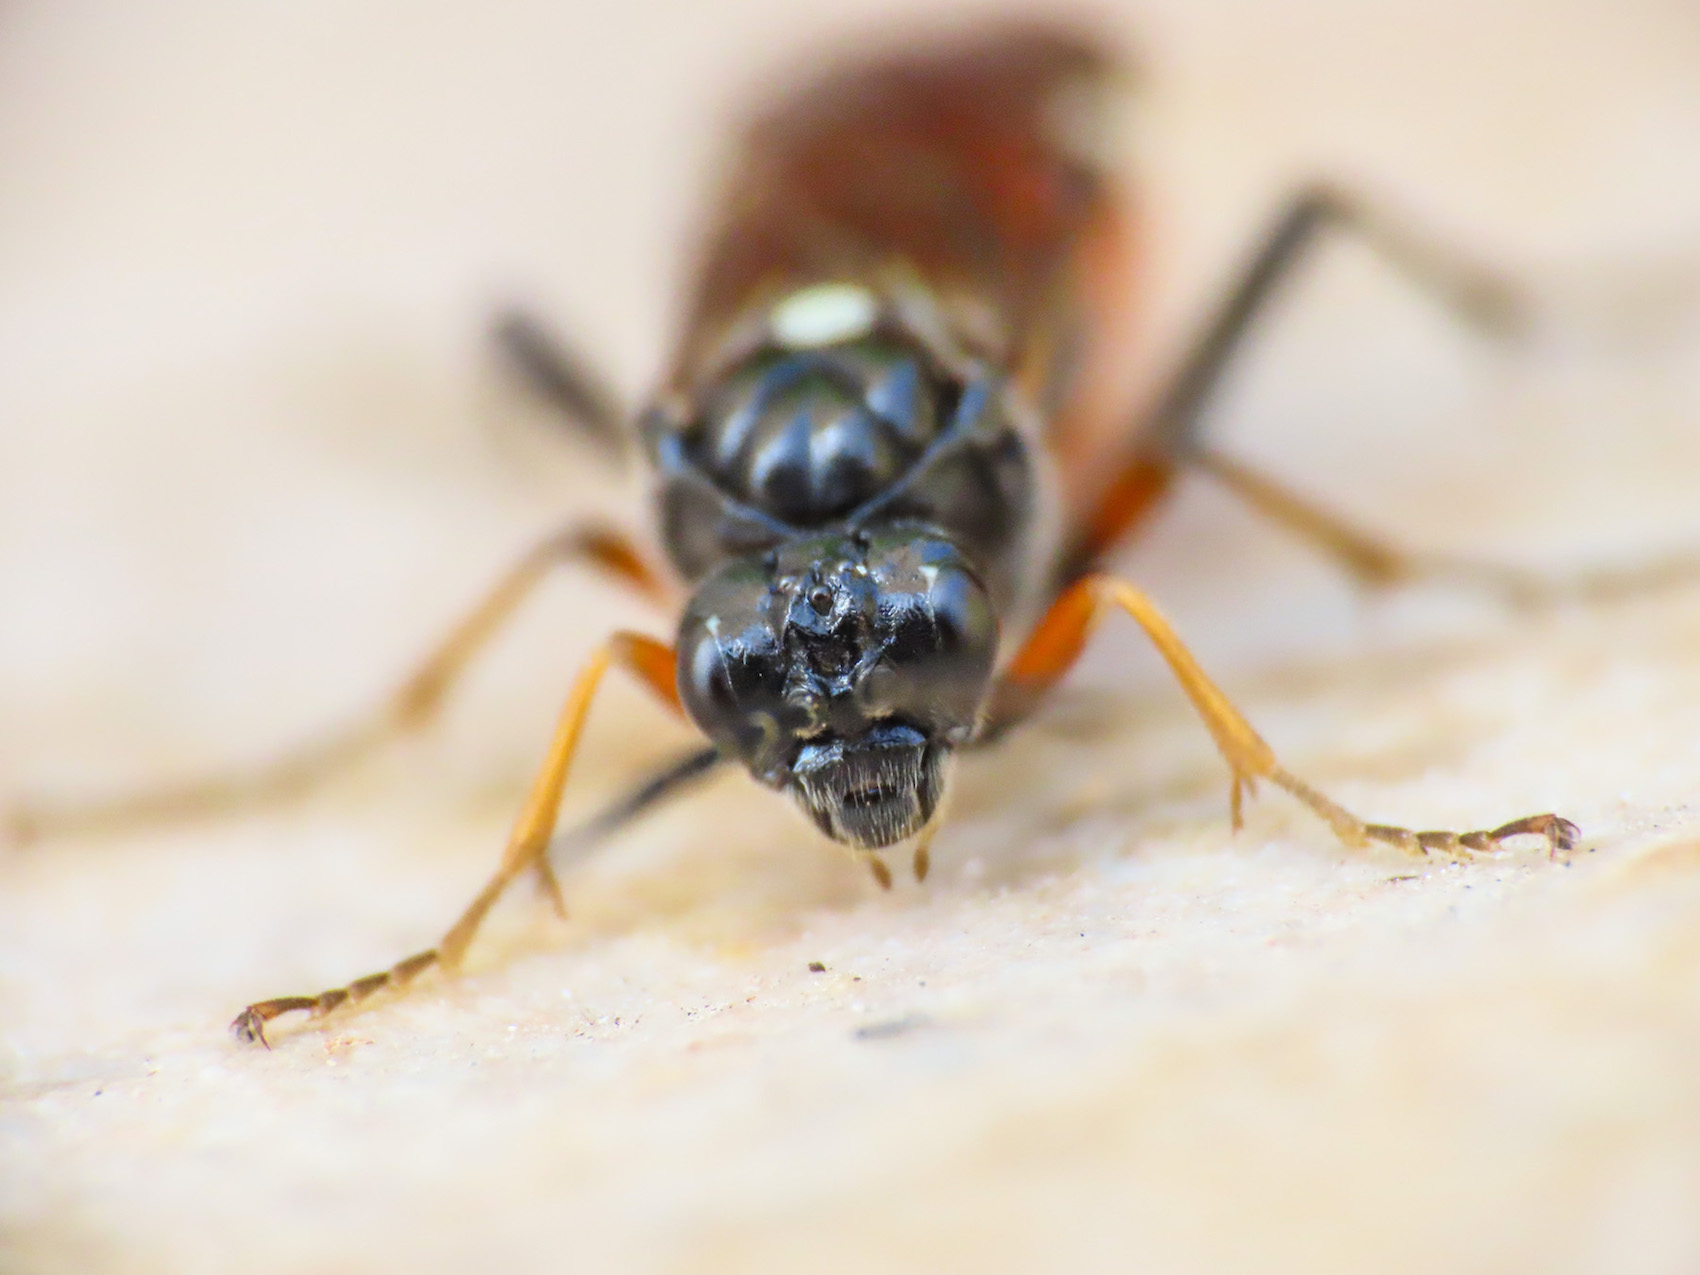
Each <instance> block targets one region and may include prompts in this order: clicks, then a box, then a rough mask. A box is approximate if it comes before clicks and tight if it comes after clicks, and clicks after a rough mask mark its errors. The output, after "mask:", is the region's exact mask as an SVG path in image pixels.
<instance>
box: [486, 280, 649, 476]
mask: <svg viewBox="0 0 1700 1275" xmlns="http://www.w3.org/2000/svg"><path fill="white" fill-rule="evenodd" d="M491 335H492V337H493V338H494V340H495V342H496V346H497V348H498V349H500V350H501V351H502V353H503V354H504V355H506V356H507V359H508V361H509V362H510V363H511V364H512V365H513V367H514V368H515V370H517V371H518V372H519V373H520V375H521V376H522V377H523V378H524V379H525V381H526V383H527V384H528V385H529V386H530V387H531V389H532V391H533V392H534V393H535V394H536V395H537V396H538V397H539V398H541V399H543V400H545V401H546V402H548V403H550V404H552V405H553V406H554V407H555V408H557V409H558V410H559V411H560V412H561V414H562V415H563V416H565V417H566V418H567V420H569V421H571V422H572V423H573V424H574V425H576V426H578V427H579V429H581V430H582V431H583V432H584V433H585V435H586V436H587V437H589V438H590V439H591V440H592V441H593V442H594V443H595V444H596V445H597V447H598V448H599V449H600V450H601V451H602V452H603V454H604V455H605V456H606V457H607V458H608V459H609V460H611V461H614V462H616V463H621V462H623V461H624V460H625V459H626V451H627V447H628V444H629V441H630V440H629V436H628V430H627V428H626V420H627V417H626V413H625V410H624V409H623V408H622V407H621V405H620V400H619V397H618V396H617V395H616V394H615V393H614V392H613V390H612V389H610V388H609V386H608V383H607V381H606V380H604V379H603V377H602V376H601V375H600V374H599V373H597V372H596V371H595V369H594V368H592V366H591V364H590V362H589V360H587V359H585V358H584V357H582V356H581V355H580V354H579V353H578V351H577V350H575V349H574V348H573V347H572V346H571V345H569V344H567V343H566V342H564V341H563V340H562V339H561V338H560V337H559V336H557V335H556V334H555V333H553V332H552V331H550V329H549V328H548V327H547V326H546V325H545V324H544V323H543V322H542V321H541V320H540V319H538V318H537V316H536V315H533V314H530V313H528V312H526V311H524V310H517V309H515V310H506V311H503V312H502V313H501V314H499V315H497V316H496V321H495V325H494V327H493V329H492V333H491Z"/></svg>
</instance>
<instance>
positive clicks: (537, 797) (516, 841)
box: [230, 633, 694, 1044]
mask: <svg viewBox="0 0 1700 1275" xmlns="http://www.w3.org/2000/svg"><path fill="white" fill-rule="evenodd" d="M616 664H618V665H619V666H620V667H621V668H624V669H626V670H627V671H629V672H631V673H633V674H635V675H636V677H637V678H638V680H639V681H640V682H641V683H642V684H643V685H644V686H646V687H648V688H649V689H650V690H651V691H653V692H654V693H655V695H656V697H657V698H658V699H660V700H662V701H663V702H664V703H666V704H667V705H669V706H670V707H671V708H673V709H674V710H675V711H678V710H679V698H678V689H677V686H676V683H675V678H674V670H673V650H672V648H671V647H669V646H667V645H666V644H665V643H662V642H658V641H656V640H655V639H653V638H648V637H643V636H641V635H639V634H635V633H616V634H615V635H614V636H613V637H612V638H610V639H609V640H608V641H607V642H605V643H604V644H603V645H602V646H600V647H598V648H597V650H596V652H595V653H594V654H593V655H592V656H591V657H590V660H589V662H588V663H586V665H585V666H584V668H583V670H581V671H580V673H579V675H578V680H577V681H575V682H574V683H573V688H572V690H571V692H570V693H569V694H568V695H567V700H566V704H565V705H564V706H563V707H562V709H561V716H560V720H559V721H558V723H557V724H556V726H555V733H554V736H553V738H552V739H551V741H550V744H549V751H548V753H547V755H546V756H545V757H544V760H543V765H542V767H541V769H539V771H538V773H537V777H536V779H535V780H533V781H532V787H531V793H530V796H528V797H527V799H526V803H525V806H524V808H523V809H522V810H521V811H520V814H519V818H518V819H517V820H516V821H515V823H514V827H513V831H512V832H511V833H509V835H508V843H507V847H506V849H505V850H504V851H503V852H502V862H501V866H500V867H499V868H497V870H496V872H495V874H494V875H493V876H492V877H491V878H490V880H489V882H488V883H487V884H486V885H485V886H484V888H483V890H481V891H479V893H478V896H477V897H476V898H475V899H473V901H472V903H471V904H470V905H468V907H467V908H466V910H465V911H464V912H462V913H461V915H460V919H459V920H457V921H456V922H455V923H454V924H453V925H452V926H450V927H449V930H448V932H447V933H446V934H444V935H443V937H442V938H441V939H440V940H438V942H437V945H436V946H435V947H432V948H427V949H426V950H425V951H423V952H418V953H415V954H414V955H412V956H409V957H408V958H406V959H405V960H403V961H399V962H397V963H396V964H395V965H393V966H391V967H390V968H389V969H387V970H384V971H382V972H381V973H378V974H369V975H367V976H366V977H365V978H357V979H355V980H354V981H353V982H351V983H349V984H348V985H347V986H345V987H336V988H332V989H330V990H329V991H324V992H320V993H318V994H317V995H315V996H281V997H277V998H276V999H273V1000H267V1001H259V1002H257V1003H255V1004H253V1005H249V1006H248V1007H247V1008H246V1009H244V1010H243V1011H242V1012H241V1013H240V1014H239V1015H237V1017H236V1020H235V1021H234V1022H233V1023H231V1025H230V1029H231V1031H232V1033H233V1034H234V1035H235V1036H236V1037H237V1039H239V1040H243V1041H247V1042H250V1043H254V1042H257V1043H260V1044H265V1043H266V1034H265V1025H266V1024H267V1023H268V1022H270V1021H271V1020H272V1019H274V1018H276V1017H278V1015H280V1014H287V1013H290V1012H291V1011H294V1010H306V1011H307V1012H309V1013H310V1014H312V1015H313V1016H314V1017H318V1016H320V1015H323V1014H328V1013H330V1012H331V1011H332V1010H334V1009H337V1008H339V1007H341V1006H343V1005H345V1004H351V1003H355V1002H358V1001H362V1000H365V999H366V998H367V997H369V996H371V995H372V994H373V993H375V992H378V991H381V990H384V989H400V988H402V987H405V986H406V985H407V984H409V983H411V982H412V981H413V980H414V979H415V978H417V977H418V976H419V975H420V974H422V973H423V972H424V971H426V970H428V969H431V968H432V967H434V966H435V967H440V968H442V969H443V970H445V971H447V972H449V973H453V972H454V970H455V969H456V968H457V967H458V966H459V965H460V962H461V958H462V957H464V956H465V954H466V949H467V948H468V947H469V946H471V944H472V940H473V938H474V937H476V935H477V933H478V927H479V926H480V925H482V924H483V922H484V918H485V916H486V915H487V914H488V913H489V911H490V909H491V908H492V907H494V906H495V904H496V901H497V900H498V899H500V898H501V897H502V893H503V892H504V891H505V890H506V889H507V888H508V886H509V885H510V884H512V882H513V881H514V879H515V878H516V877H518V876H520V875H521V874H523V873H526V872H535V871H538V869H539V865H540V864H544V863H546V862H547V858H546V856H547V854H548V851H549V841H550V838H551V837H552V836H553V835H554V831H555V820H556V818H557V817H558V813H559V808H560V804H561V792H562V790H563V789H564V788H565V786H566V782H567V772H568V771H569V770H570V768H571V766H572V760H573V754H574V753H575V752H576V751H577V750H578V743H579V737H580V736H581V735H582V734H583V732H584V722H585V718H586V717H587V716H588V715H589V713H590V706H591V703H592V702H593V701H594V699H595V697H596V690H597V687H598V686H599V685H600V684H601V682H602V677H603V675H604V674H605V673H607V671H608V670H609V668H610V667H612V666H613V665H616ZM693 761H694V758H693ZM684 773H687V774H693V773H694V772H690V771H685V772H684ZM545 879H546V880H547V881H548V882H549V883H550V884H551V885H553V882H554V876H553V874H552V873H550V874H548V875H547V876H546V877H545ZM556 906H557V910H561V911H564V909H562V908H561V907H560V901H559V895H558V893H557V895H556Z"/></svg>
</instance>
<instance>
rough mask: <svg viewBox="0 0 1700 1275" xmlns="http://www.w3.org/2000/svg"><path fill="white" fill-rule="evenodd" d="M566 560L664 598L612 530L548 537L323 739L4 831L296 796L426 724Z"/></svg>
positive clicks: (32, 814) (55, 810) (64, 828)
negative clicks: (392, 682) (404, 672)
mask: <svg viewBox="0 0 1700 1275" xmlns="http://www.w3.org/2000/svg"><path fill="white" fill-rule="evenodd" d="M572 562H584V563H589V564H591V565H593V566H596V567H598V568H600V569H601V570H602V571H604V572H606V573H608V574H609V575H612V576H613V577H614V578H616V579H618V580H620V581H622V582H623V583H625V584H626V585H628V586H629V587H631V588H634V589H636V590H638V591H640V592H642V593H644V594H646V595H649V596H652V597H661V596H663V592H664V591H663V586H662V583H661V581H660V578H659V577H658V576H657V575H656V574H655V573H654V572H653V571H652V570H651V569H650V568H649V566H648V565H647V564H646V563H645V562H644V560H643V559H642V558H641V557H640V556H639V555H638V553H637V551H636V550H635V549H633V548H632V546H631V545H630V544H629V543H628V542H627V541H626V540H625V539H624V538H623V537H622V536H620V535H619V534H618V533H616V532H612V531H608V530H606V529H602V528H587V529H576V530H573V531H569V532H565V533H561V534H557V535H553V536H550V537H549V538H548V539H546V540H543V541H541V542H539V543H538V544H537V545H535V546H533V547H532V549H531V550H530V551H529V552H527V553H526V554H525V556H524V557H522V558H521V559H520V560H519V561H518V562H517V563H515V564H514V566H513V567H512V568H511V569H510V570H509V571H508V572H507V573H506V574H505V575H504V576H503V577H502V578H501V580H500V581H498V582H497V584H496V585H495V587H494V588H492V589H491V590H490V591H489V593H487V594H486V595H485V596H484V598H483V599H482V600H481V601H480V602H479V603H478V604H477V605H476V606H475V607H473V608H472V610H471V611H469V612H468V613H467V614H466V615H465V616H464V617H463V618H462V619H461V621H460V622H459V623H458V624H456V625H455V626H454V628H452V629H451V630H450V631H449V632H448V633H447V634H445V635H444V637H443V638H442V639H441V640H439V641H438V642H437V644H436V645H435V646H434V647H433V648H432V649H431V651H430V652H429V653H428V654H427V655H426V656H425V658H424V659H423V660H422V661H421V662H420V663H419V665H418V666H417V667H416V668H415V669H414V670H413V672H412V673H411V674H410V675H409V676H408V677H407V678H406V679H404V680H403V681H402V683H401V685H400V686H398V687H397V688H396V689H395V690H394V691H393V692H391V694H390V695H389V696H388V697H386V698H385V699H384V701H383V702H382V703H380V704H379V705H378V706H377V707H376V708H375V709H374V710H372V711H369V712H367V713H365V714H362V715H361V716H359V717H357V718H355V719H354V720H353V721H350V722H348V723H345V724H344V725H343V726H342V727H341V728H339V729H337V730H334V731H332V732H330V733H329V734H327V735H326V736H325V737H324V738H322V739H320V740H318V741H316V742H313V743H309V744H306V745H304V746H301V747H298V748H295V749H292V750H290V751H288V752H286V753H283V754H282V755H281V756H278V757H276V758H273V759H272V760H271V761H268V762H263V763H261V764H259V765H257V766H254V767H252V768H249V769H244V770H232V771H229V772H226V773H223V774H213V775H207V776H204V777H202V778H199V779H193V780H189V781H186V782H183V783H179V784H174V785H170V786H166V787H161V788H157V789H151V790H145V791H141V792H134V793H128V794H124V795H121V796H116V797H109V798H105V799H94V800H89V801H66V802H47V801H42V802H33V803H32V802H25V803H21V804H20V805H19V806H18V807H17V808H15V809H14V810H12V811H11V812H9V823H10V824H11V831H12V832H13V834H14V835H15V836H16V837H17V838H18V839H20V840H27V839H29V838H31V837H36V836H42V835H48V834H53V833H61V832H85V831H96V830H101V831H104V830H123V829H132V828H137V827H145V826H149V825H153V824H158V823H168V822H173V821H176V820H182V819H192V818H199V817H204V816H211V815H223V814H231V813H235V812H238V811H241V810H244V809H247V808H249V807H252V806H258V805H262V804H264V803H267V802H271V801H276V800H280V799H283V798H286V797H291V796H294V795H296V794H299V793H302V792H305V791H307V790H309V789H311V788H313V787H315V786H316V785H318V784H320V783H322V782H324V781H325V780H327V779H329V778H330V777H332V776H333V775H335V774H337V773H338V772H340V771H342V770H344V769H346V768H348V767H350V766H352V765H354V764H356V763H357V762H359V761H360V760H361V759H363V758H365V757H367V756H369V755H370V754H372V753H373V752H375V751H376V750H377V749H379V748H381V747H382V746H384V745H385V744H387V743H389V742H391V741H392V740H395V739H397V738H399V737H401V736H403V735H407V734H410V733H413V732H415V731H418V730H421V729H423V728H424V727H425V726H427V725H428V724H429V723H430V722H432V721H433V720H434V719H435V718H436V717H437V715H438V713H439V711H440V710H441V708H442V705H443V702H444V700H445V698H446V697H447V695H448V693H449V691H450V690H451V689H452V687H453V686H454V685H455V683H456V682H458V681H459V679H460V678H461V676H462V675H463V674H464V673H465V672H466V669H467V667H468V666H469V665H470V664H471V663H472V661H473V659H474V658H475V657H476V656H477V655H479V654H480V653H481V652H482V651H484V650H485V649H486V648H487V647H488V646H489V644H490V642H491V640H492V639H493V638H495V636H496V635H497V634H498V633H499V632H501V630H502V629H503V628H504V627H505V626H506V625H507V623H508V622H509V621H510V620H512V618H513V617H514V615H515V614H516V612H517V611H518V610H519V607H520V605H521V604H522V603H523V602H524V601H525V600H526V599H527V598H529V597H530V596H531V595H532V593H533V592H534V591H535V590H536V589H537V586H538V585H540V584H541V583H542V582H543V581H544V580H545V579H547V578H548V577H549V575H550V574H551V573H552V572H553V571H554V569H555V568H557V567H559V566H562V565H564V564H567V563H572Z"/></svg>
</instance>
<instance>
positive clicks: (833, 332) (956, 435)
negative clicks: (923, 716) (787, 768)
mask: <svg viewBox="0 0 1700 1275" xmlns="http://www.w3.org/2000/svg"><path fill="white" fill-rule="evenodd" d="M937 344H938V343H937V340H936V338H935V339H933V340H927V339H923V338H922V337H921V336H919V335H918V334H917V333H915V332H914V331H912V330H910V328H909V327H908V326H907V325H905V324H903V323H901V322H898V321H895V320H894V319H893V318H892V317H891V315H890V313H889V311H887V312H884V313H882V311H881V308H880V307H879V305H878V303H877V302H876V301H875V299H874V298H873V295H872V294H871V293H870V292H868V291H867V290H864V289H862V288H860V287H858V286H856V285H850V284H821V285H815V286H814V287H811V288H805V289H802V290H800V291H799V292H797V293H794V294H792V295H791V296H790V297H787V298H785V299H784V300H782V301H781V302H780V303H779V304H778V305H776V306H774V307H773V308H772V309H771V310H770V311H769V312H768V314H767V316H766V323H765V324H764V325H763V327H762V329H761V331H760V333H759V335H758V338H757V339H755V340H749V341H746V342H744V343H743V348H742V349H741V350H739V351H737V352H736V353H735V354H734V355H733V356H732V357H730V358H727V359H726V360H725V361H724V362H722V363H721V365H720V367H719V368H718V369H717V370H716V371H715V372H714V373H713V374H712V375H710V376H707V377H704V378H703V380H702V381H701V382H700V383H699V384H698V385H696V386H693V387H691V388H690V389H689V390H687V391H684V392H680V393H676V394H675V395H673V396H672V397H671V399H669V400H663V402H662V403H661V404H660V405H658V406H657V407H655V408H653V409H651V411H650V413H649V414H648V416H647V417H646V420H645V434H646V440H647V443H648V446H649V448H650V451H651V455H652V458H653V459H654V461H655V463H656V466H657V469H658V472H659V475H660V479H661V484H660V491H659V494H658V499H659V505H660V523H661V527H662V531H663V535H664V537H665V542H666V546H667V549H668V552H669V554H670V555H671V557H672V558H673V561H674V564H675V565H676V566H677V567H678V569H679V571H680V572H681V573H682V574H683V575H684V576H685V577H686V578H687V579H690V580H695V579H698V578H700V577H701V576H703V575H704V574H705V573H706V572H708V571H709V570H711V569H713V568H714V567H715V566H717V565H719V564H720V563H722V562H725V561H727V560H728V559H731V558H738V557H744V556H748V555H750V554H752V553H761V552H764V551H766V550H769V549H772V548H774V547H775V546H777V545H779V544H782V543H785V542H787V541H790V540H794V539H796V538H798V537H799V536H804V535H807V534H811V533H816V532H819V531H821V530H826V529H846V530H854V529H858V528H863V527H870V526H878V525H882V524H889V523H892V522H914V523H920V524H926V525H927V526H929V527H931V528H935V529H936V530H937V531H939V532H942V533H944V534H945V535H947V536H948V537H949V538H950V539H951V540H952V541H954V542H955V543H957V544H958V545H959V546H960V547H961V549H962V550H963V552H964V553H965V554H966V555H967V556H968V558H969V559H970V560H971V561H973V562H974V563H975V565H976V568H977V569H978V570H979V571H980V573H981V574H982V576H983V577H984V579H985V581H986V583H987V585H988V587H989V588H990V589H991V591H992V594H993V596H994V598H995V599H998V600H999V601H1000V602H1002V601H1004V600H1006V599H1007V596H1008V595H1009V594H1010V593H1011V592H1012V591H1014V590H1015V589H1017V588H1019V581H1018V580H1017V579H1016V576H1017V575H1019V573H1020V572H1019V566H1020V564H1019V562H1018V561H1017V560H1018V559H1019V558H1020V557H1021V549H1022V546H1023V545H1024V544H1025V543H1026V533H1027V531H1028V523H1029V521H1030V519H1031V517H1032V514H1033V505H1034V488H1035V479H1034V475H1033V465H1034V456H1033V450H1034V449H1033V448H1032V446H1031V443H1030V436H1029V433H1028V432H1027V431H1024V430H1022V429H1019V428H1017V424H1016V422H1015V420H1014V419H1013V416H1014V413H1013V412H1012V410H1011V408H1010V405H1009V403H1008V401H1007V397H1006V395H1005V392H1004V387H1003V384H1002V381H1001V378H1000V377H998V376H997V375H996V373H995V372H994V371H993V370H992V369H989V368H987V367H985V366H984V365H983V364H980V363H977V362H974V361H973V360H970V359H966V358H964V357H962V356H960V355H959V354H956V353H954V352H952V351H948V350H944V351H941V350H940V349H938V348H937Z"/></svg>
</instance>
